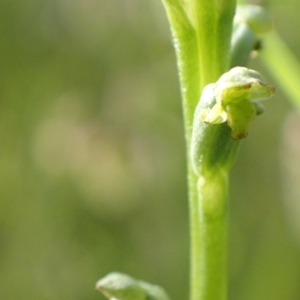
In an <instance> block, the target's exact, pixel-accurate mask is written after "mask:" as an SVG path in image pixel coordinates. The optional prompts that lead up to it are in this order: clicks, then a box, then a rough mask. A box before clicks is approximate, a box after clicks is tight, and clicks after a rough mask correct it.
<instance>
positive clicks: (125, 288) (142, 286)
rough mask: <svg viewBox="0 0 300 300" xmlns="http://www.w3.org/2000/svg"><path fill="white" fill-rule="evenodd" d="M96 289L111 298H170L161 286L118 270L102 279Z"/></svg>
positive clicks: (129, 299) (158, 299) (159, 299)
mask: <svg viewBox="0 0 300 300" xmlns="http://www.w3.org/2000/svg"><path fill="white" fill-rule="evenodd" d="M96 289H97V290H99V291H100V292H101V293H102V294H103V295H104V296H105V297H107V298H108V299H110V300H170V298H169V296H168V295H167V293H166V292H165V290H164V289H163V288H161V287H160V286H158V285H154V284H150V283H148V282H144V281H141V280H136V279H134V278H132V277H131V276H128V275H126V274H122V273H117V272H113V273H110V274H108V275H107V276H105V277H104V278H102V279H100V280H99V281H98V282H97V284H96Z"/></svg>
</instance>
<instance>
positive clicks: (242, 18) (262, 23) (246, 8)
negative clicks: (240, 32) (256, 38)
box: [234, 4, 274, 35]
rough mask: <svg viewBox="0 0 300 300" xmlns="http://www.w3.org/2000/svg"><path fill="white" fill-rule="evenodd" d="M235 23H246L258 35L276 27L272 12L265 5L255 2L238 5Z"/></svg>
mask: <svg viewBox="0 0 300 300" xmlns="http://www.w3.org/2000/svg"><path fill="white" fill-rule="evenodd" d="M234 23H235V26H236V24H239V23H246V24H247V25H248V26H249V27H250V28H251V29H252V30H253V31H254V33H255V34H256V35H263V34H265V33H267V32H269V31H271V30H272V29H273V27H274V21H273V18H272V16H271V15H270V13H269V12H268V11H267V10H266V9H264V8H263V7H261V6H259V5H253V4H243V5H238V6H237V9H236V14H235V18H234Z"/></svg>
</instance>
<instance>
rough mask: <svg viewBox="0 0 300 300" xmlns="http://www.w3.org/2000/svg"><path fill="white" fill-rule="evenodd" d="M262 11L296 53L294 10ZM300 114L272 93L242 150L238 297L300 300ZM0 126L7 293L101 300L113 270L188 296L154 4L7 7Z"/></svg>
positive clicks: (282, 6)
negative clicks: (101, 287) (102, 284)
mask: <svg viewBox="0 0 300 300" xmlns="http://www.w3.org/2000/svg"><path fill="white" fill-rule="evenodd" d="M268 4H269V7H270V8H271V10H272V11H273V13H274V15H275V18H276V20H277V22H276V23H277V27H278V31H279V32H280V33H281V35H282V36H283V37H284V39H285V40H286V41H287V43H288V44H289V45H290V47H291V48H292V50H293V51H294V52H295V53H296V54H297V51H298V52H299V49H300V40H299V39H298V40H297V37H298V28H300V20H299V16H298V11H299V9H300V2H298V1H296V0H288V1H285V2H284V3H283V2H282V1H279V0H272V1H271V0H270V1H269V3H268ZM287 20H288V22H287ZM278 59H284V58H283V57H282V58H278ZM299 59H300V56H299ZM251 67H253V68H256V69H258V70H259V71H260V72H262V74H264V75H266V77H268V75H267V74H266V71H265V70H264V69H262V67H261V65H260V64H259V60H255V61H254V63H253V65H252V66H251ZM268 81H269V82H272V79H271V78H268ZM275 84H276V83H275ZM290 113H292V115H291V116H289V114H290ZM285 120H287V122H286V121H285ZM299 120H300V118H299V116H298V114H296V113H293V112H292V109H291V107H290V105H289V103H288V101H287V99H284V97H283V96H282V95H281V93H280V91H277V95H276V97H274V98H272V99H271V100H269V101H267V102H266V112H265V114H264V115H263V116H262V117H260V118H258V119H257V120H256V121H255V122H254V123H253V124H252V126H251V131H250V133H249V137H248V138H247V139H246V140H245V141H244V142H243V145H242V147H241V149H240V153H239V157H238V160H237V163H236V165H235V167H234V169H233V171H232V178H231V199H230V206H231V225H230V249H229V256H230V261H229V282H230V286H229V295H230V299H232V300H235V299H239V300H248V299H249V300H250V299H251V300H252V299H256V300H263V299H264V300H266V299H272V300H277V299H278V300H279V299H289V300H293V299H294V300H297V299H299V297H300V286H299V279H300V248H299V247H300V239H299V236H300V225H299V219H300V207H299V203H300V202H299V203H298V200H300V191H299V184H298V182H299V181H300V172H299V169H300V168H299V167H300V159H299V157H300V143H299V141H300V136H299V134H300V131H299V130H298V129H299V128H300V127H299V122H300V121H299ZM0 124H1V125H0V137H1V146H0V151H1V155H0V170H1V172H0V187H1V188H0V193H1V207H0V208H1V209H0V291H1V292H0V296H1V299H23V298H24V295H25V298H26V299H27V298H28V299H32V300H34V299H39V300H41V299H64V300H68V299H72V300H74V299H78V300H79V299H80V300H82V299H104V298H103V297H102V296H101V295H100V294H99V293H98V292H96V291H95V290H94V285H95V283H96V281H97V280H98V279H99V278H100V277H103V276H104V275H105V274H106V273H109V272H111V271H115V270H118V271H121V272H125V273H128V274H131V275H132V276H134V277H136V278H141V279H144V280H146V281H149V282H154V283H158V284H160V285H162V286H163V287H165V288H166V290H167V291H168V293H169V294H170V295H171V297H172V299H174V300H176V299H187V291H188V268H189V267H188V260H189V258H188V251H189V245H188V243H189V236H188V207H187V206H188V205H187V196H186V178H185V176H186V175H185V174H186V172H185V150H184V137H183V128H182V116H181V104H180V95H179V87H178V79H177V74H176V66H175V56H174V51H173V49H172V45H171V40H170V32H169V28H168V24H167V21H166V17H165V12H164V10H163V7H162V4H161V3H160V0H155V1H140V0H126V1H122V0H110V1H109V0H100V1H99V0H98V1H96V0H86V1H79V0H72V1H71V0H60V1H58V0H50V1H41V0H40V1H39V0H31V1H29V0H23V1H21V0H17V1H8V0H3V1H1V3H0Z"/></svg>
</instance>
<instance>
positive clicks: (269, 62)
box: [260, 32, 300, 110]
mask: <svg viewBox="0 0 300 300" xmlns="http://www.w3.org/2000/svg"><path fill="white" fill-rule="evenodd" d="M260 58H261V60H262V62H263V63H264V65H265V66H266V68H267V69H269V70H270V74H271V75H272V77H274V78H275V80H276V81H277V82H278V85H280V89H281V90H282V91H283V93H284V94H285V95H286V96H287V97H288V98H289V99H290V100H291V102H292V104H293V105H294V106H295V107H296V108H297V109H298V110H300V85H299V82H300V80H299V78H300V63H299V60H298V59H297V58H296V57H295V55H294V54H293V53H292V51H291V50H290V49H289V48H288V47H287V45H286V44H285V42H284V41H283V40H282V39H281V37H280V36H279V35H278V34H277V33H276V32H273V33H271V34H269V35H268V36H266V37H265V38H264V49H263V51H262V52H261V54H260Z"/></svg>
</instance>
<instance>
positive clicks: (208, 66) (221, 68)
mask: <svg viewBox="0 0 300 300" xmlns="http://www.w3.org/2000/svg"><path fill="white" fill-rule="evenodd" d="M162 1H163V4H164V6H165V9H166V12H167V15H168V19H169V23H170V25H171V29H172V34H173V39H174V46H175V50H176V55H177V65H178V70H179V75H180V85H181V93H182V98H183V112H184V125H185V126H184V127H185V136H186V149H187V162H188V190H189V211H190V236H191V237H190V238H191V258H190V263H191V270H190V272H191V273H190V276H191V279H190V300H224V299H226V273H227V272H226V252H227V251H226V248H227V241H226V231H227V204H226V203H227V202H226V198H227V172H228V171H227V169H226V168H223V169H221V168H214V169H213V170H208V172H205V173H203V174H202V175H201V176H200V178H199V176H198V175H196V174H195V173H194V171H193V169H192V167H191V160H190V149H191V145H190V143H191V132H192V124H193V118H194V112H195V108H196V105H197V102H198V101H199V98H200V95H201V93H202V90H203V88H204V87H205V86H206V85H207V84H208V83H212V82H215V81H216V80H217V79H218V78H219V77H220V76H221V75H222V74H223V73H224V72H226V71H227V70H228V68H229V55H230V38H231V30H232V19H233V15H234V10H235V6H236V1H235V0H225V1H224V0H222V1H221V0H189V1H182V0H162ZM208 151H210V150H209V149H208Z"/></svg>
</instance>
